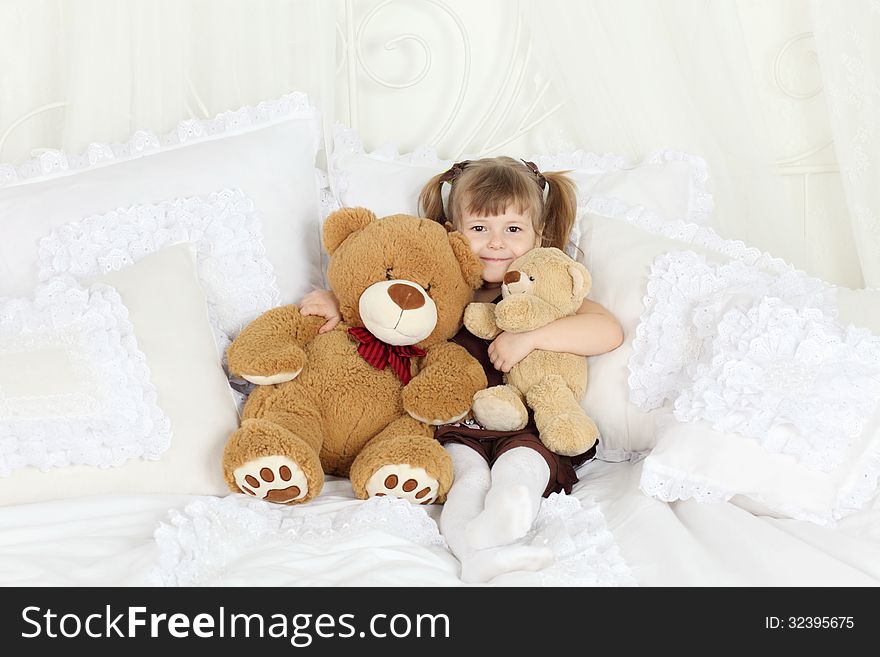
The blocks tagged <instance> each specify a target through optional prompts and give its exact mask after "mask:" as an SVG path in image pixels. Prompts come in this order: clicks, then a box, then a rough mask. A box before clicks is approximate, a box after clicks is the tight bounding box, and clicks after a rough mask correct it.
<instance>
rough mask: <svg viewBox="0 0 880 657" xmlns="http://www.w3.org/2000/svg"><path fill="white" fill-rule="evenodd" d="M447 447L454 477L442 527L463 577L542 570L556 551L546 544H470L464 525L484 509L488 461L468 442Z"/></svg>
mask: <svg viewBox="0 0 880 657" xmlns="http://www.w3.org/2000/svg"><path fill="white" fill-rule="evenodd" d="M446 450H447V452H449V456H450V457H451V458H452V468H453V472H454V473H455V478H454V479H453V482H452V488H450V489H449V493H448V494H447V496H446V503H445V504H444V505H443V511H442V512H441V513H440V530H441V532H442V533H443V536H444V537H445V538H446V542H447V543H448V544H449V548H450V549H451V550H452V553H453V554H454V555H455V556H456V557H458V560H459V561H460V562H461V579H462V580H464V581H465V582H488V581H489V580H490V579H492V578H493V577H496V576H497V575H501V574H503V573H509V572H515V571H521V570H540V569H541V568H544V567H545V566H548V565H549V564H550V563H552V561H553V552H552V551H551V550H549V549H548V548H544V547H532V546H526V545H515V546H505V547H501V548H494V549H490V550H475V549H473V548H472V547H471V546H470V545H469V544H468V541H467V538H466V536H465V528H466V527H467V525H468V523H470V522H471V521H472V520H473V519H474V518H475V517H476V516H478V515H479V514H480V513H481V512H482V510H483V501H484V499H485V497H486V491H488V490H489V484H490V475H489V464H488V463H486V461H485V459H483V457H482V456H480V454H478V453H477V452H476V451H474V450H472V449H471V448H470V447H468V446H467V445H458V444H455V443H452V444H449V445H447V446H446ZM511 451H512V450H511ZM542 490H543V489H542Z"/></svg>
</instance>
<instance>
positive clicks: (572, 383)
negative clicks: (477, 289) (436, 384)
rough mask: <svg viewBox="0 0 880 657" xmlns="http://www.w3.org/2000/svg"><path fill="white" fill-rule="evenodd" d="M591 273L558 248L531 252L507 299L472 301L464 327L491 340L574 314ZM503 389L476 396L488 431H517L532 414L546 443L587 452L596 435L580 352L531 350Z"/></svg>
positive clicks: (514, 273) (520, 263)
mask: <svg viewBox="0 0 880 657" xmlns="http://www.w3.org/2000/svg"><path fill="white" fill-rule="evenodd" d="M591 285H592V279H591V277H590V273H589V272H588V271H587V268H586V267H584V266H583V265H582V264H580V263H579V262H576V261H575V260H573V259H572V258H570V257H569V256H567V255H566V254H565V253H563V252H562V251H560V250H559V249H555V248H537V249H532V250H531V251H529V252H528V253H526V254H525V255H523V256H521V257H519V258H517V259H516V260H515V261H514V262H513V263H512V264H511V266H510V269H508V270H507V273H506V274H505V275H504V282H503V284H502V286H501V292H502V295H503V297H504V298H503V300H502V301H500V302H498V304H497V305H496V304H492V303H471V304H470V305H469V306H468V307H467V309H466V310H465V314H464V324H465V326H466V327H467V329H468V330H469V331H470V332H471V333H473V334H474V335H476V336H478V337H481V338H484V339H487V340H491V339H494V338H495V337H496V336H497V335H498V334H499V333H501V332H502V331H510V332H513V333H522V332H524V331H531V330H534V329H537V328H540V327H542V326H545V325H546V324H549V323H550V322H552V321H554V320H556V319H559V318H560V317H565V316H567V315H573V314H574V313H575V312H576V311H577V309H578V308H579V307H580V306H581V303H582V302H583V300H584V297H586V295H587V293H588V292H589V291H590V287H591ZM505 382H506V385H500V386H494V387H492V388H486V389H484V390H481V391H479V392H477V393H476V394H475V395H474V402H473V414H474V417H475V418H476V420H477V421H478V422H479V423H480V424H481V425H482V426H483V427H484V428H486V429H492V430H495V431H516V430H519V429H522V428H523V427H525V426H526V423H527V421H528V411H527V409H526V406H525V404H524V401H525V402H526V403H527V404H528V406H529V408H531V409H532V411H533V412H534V414H535V425H536V426H537V427H538V431H539V435H540V438H541V441H542V442H543V443H544V444H545V445H546V446H547V448H548V449H550V450H551V451H553V452H556V453H557V454H562V455H564V456H574V455H576V454H582V453H583V452H586V451H587V450H588V449H590V448H591V447H592V446H593V445H594V444H595V443H596V440H597V438H598V436H599V430H598V429H597V427H596V424H595V422H593V420H592V419H590V417H589V416H587V414H586V413H585V412H584V411H583V409H582V408H581V406H580V403H579V400H580V399H581V397H583V395H584V391H585V390H586V387H587V360H586V358H584V357H583V356H577V355H575V354H568V353H557V352H553V351H542V350H538V349H536V350H534V351H532V352H531V353H530V354H529V355H528V356H526V357H525V358H524V359H523V360H522V361H520V362H519V363H517V364H516V365H514V366H513V368H511V370H510V372H508V373H507V374H506V375H505Z"/></svg>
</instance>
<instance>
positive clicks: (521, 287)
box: [501, 270, 532, 294]
mask: <svg viewBox="0 0 880 657" xmlns="http://www.w3.org/2000/svg"><path fill="white" fill-rule="evenodd" d="M531 288H532V280H531V278H529V277H528V276H526V275H525V274H523V273H522V272H520V271H517V270H512V271H508V272H507V273H506V274H504V281H503V284H502V290H501V291H502V292H506V293H507V294H525V293H526V292H528V291H529V290H530V289H531Z"/></svg>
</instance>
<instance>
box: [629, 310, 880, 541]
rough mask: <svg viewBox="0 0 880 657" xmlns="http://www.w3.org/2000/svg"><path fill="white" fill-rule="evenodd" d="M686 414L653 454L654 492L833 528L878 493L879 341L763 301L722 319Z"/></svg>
mask: <svg viewBox="0 0 880 657" xmlns="http://www.w3.org/2000/svg"><path fill="white" fill-rule="evenodd" d="M874 296H878V295H876V293H874ZM873 301H874V304H878V303H880V298H876V299H874V300H873ZM875 308H876V306H875ZM844 321H846V319H845V320H844ZM675 415H676V418H677V419H678V420H683V421H673V420H671V419H667V420H664V421H663V422H662V423H661V426H660V432H659V437H658V442H657V445H656V447H655V448H654V450H653V451H652V452H651V454H650V455H649V456H648V458H647V459H646V461H645V464H644V469H643V471H642V481H641V487H642V490H643V491H644V492H645V493H646V494H648V495H651V496H654V497H657V498H659V499H663V500H666V501H673V500H678V499H696V500H698V501H701V502H707V501H717V502H720V501H725V500H731V501H732V502H734V503H737V504H739V505H741V506H744V507H745V508H747V509H749V510H751V511H753V512H755V513H760V514H769V515H774V516H776V517H788V518H796V519H800V520H808V521H811V522H815V523H818V524H833V523H834V522H835V521H837V520H838V519H840V518H843V517H845V516H847V515H849V514H851V513H853V512H855V511H857V510H859V509H861V508H862V507H864V505H865V504H866V503H867V502H868V501H869V500H870V499H871V498H872V497H874V496H875V495H876V492H877V484H878V478H880V337H878V336H877V335H872V334H871V333H870V332H869V331H867V330H866V329H863V328H856V327H854V326H852V325H849V326H847V327H845V328H844V326H843V324H840V323H837V322H836V321H834V320H833V319H831V318H830V317H829V316H828V315H826V314H825V313H823V312H822V311H820V310H817V309H815V308H807V307H795V306H792V305H790V304H787V303H785V302H784V301H783V300H781V299H779V298H773V297H765V298H762V299H760V300H758V301H756V302H755V303H754V304H753V305H752V306H751V307H749V308H747V309H745V310H741V309H734V310H732V311H729V312H728V313H726V314H725V315H724V316H723V318H722V319H721V320H720V321H719V323H718V334H717V336H716V338H715V339H714V340H713V343H712V351H711V359H710V360H709V361H708V364H706V365H703V366H701V367H700V368H698V369H697V373H696V376H695V379H694V382H693V384H692V385H690V386H687V387H685V388H684V390H683V391H682V393H681V395H680V396H679V397H678V398H677V399H676V402H675Z"/></svg>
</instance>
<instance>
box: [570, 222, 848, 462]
mask: <svg viewBox="0 0 880 657" xmlns="http://www.w3.org/2000/svg"><path fill="white" fill-rule="evenodd" d="M633 217H635V218H642V219H644V217H645V215H644V214H643V213H641V211H639V212H636V213H634V214H633ZM622 218H623V217H616V218H613V219H612V218H607V217H602V216H598V215H595V214H592V213H587V214H585V215H584V216H583V217H582V219H583V221H584V222H585V224H586V225H589V226H590V231H591V236H590V238H589V240H585V241H584V242H582V243H581V248H582V249H583V251H584V252H585V254H586V258H585V263H586V264H587V266H588V268H589V269H590V272H591V274H592V278H593V287H592V290H591V291H590V295H589V297H590V298H591V299H593V300H594V301H597V302H598V303H600V304H602V305H603V306H605V307H606V308H607V309H608V310H610V311H611V312H612V313H613V314H614V315H615V317H616V318H617V319H618V321H619V322H620V323H621V326H622V327H623V331H624V342H623V344H622V345H621V346H620V347H618V348H617V349H615V350H614V351H612V352H610V353H608V354H603V355H601V356H595V357H592V358H590V359H589V363H590V377H589V381H588V384H587V391H586V393H585V395H584V399H583V401H582V406H583V407H584V409H585V410H586V411H587V413H589V414H590V416H591V417H592V418H593V419H594V420H595V421H596V424H597V426H598V427H599V430H600V432H601V441H600V447H599V455H600V456H601V457H602V458H605V459H607V460H615V461H616V460H626V459H629V458H631V457H632V456H633V455H634V454H638V453H647V452H648V451H650V450H651V449H652V448H653V447H654V445H655V443H656V440H657V438H656V422H657V419H658V418H659V417H662V416H667V415H671V413H672V406H671V400H672V399H674V398H675V397H676V396H677V395H678V392H679V388H680V386H681V385H683V382H684V381H686V376H685V375H687V374H688V372H689V369H688V368H689V367H690V366H691V365H692V364H693V362H694V361H695V357H696V356H697V355H698V354H699V353H700V350H701V349H703V348H704V343H705V341H706V340H707V339H711V337H712V335H714V333H712V324H711V318H713V317H716V316H717V314H718V313H719V312H720V311H721V310H723V308H725V307H729V306H731V305H734V304H736V303H738V301H739V299H740V298H741V297H742V296H743V294H744V293H745V292H748V291H753V290H754V289H755V286H756V285H758V283H760V284H761V285H763V286H765V287H767V288H770V289H773V290H776V291H777V292H778V293H780V294H783V293H785V294H788V295H789V296H790V298H792V299H800V298H803V299H812V301H813V302H814V303H815V305H816V306H817V307H822V308H825V309H828V308H829V307H830V305H831V304H832V303H833V299H834V290H833V289H831V287H830V286H828V285H827V284H825V283H824V282H822V281H818V280H816V279H810V278H808V277H806V275H805V274H803V273H801V272H797V271H796V270H794V269H793V268H791V267H790V266H788V265H787V264H786V263H784V262H783V261H781V260H778V259H775V258H772V257H770V256H769V255H767V254H765V253H762V252H761V251H758V250H757V249H750V248H748V247H746V246H745V245H743V244H742V243H741V242H733V241H730V240H724V239H722V238H720V237H719V236H718V235H717V234H716V233H715V232H714V231H712V230H711V229H709V228H705V227H700V226H696V225H694V224H686V223H684V222H665V223H663V224H659V225H660V226H661V229H662V230H664V231H665V236H664V235H659V234H657V233H656V232H650V231H648V230H645V229H644V228H643V227H642V226H641V225H639V223H638V222H637V221H635V220H632V221H629V220H621V219H622ZM652 228H655V229H656V227H655V226H652ZM588 242H589V243H588ZM682 248H688V249H689V250H691V251H692V252H693V253H691V254H690V255H687V256H675V257H676V258H679V259H681V258H685V260H686V262H683V263H682V265H681V268H680V270H681V271H679V270H674V271H672V272H669V275H668V278H666V279H660V278H658V280H657V281H655V282H654V283H653V284H652V283H650V279H651V271H652V267H653V266H654V263H655V261H656V260H657V259H658V258H659V257H661V256H666V254H669V253H673V252H680V251H681V250H682ZM667 257H672V256H667ZM689 259H694V260H699V261H700V262H702V263H704V265H705V267H707V268H710V270H711V271H706V272H703V275H702V276H701V275H692V273H688V274H687V275H685V273H684V272H689V271H690V270H689V269H688V267H690V266H691V265H692V263H691V261H690V260H689ZM676 262H678V260H676ZM716 267H717V268H720V269H718V270H717V271H716V269H715V268H716ZM677 276H678V277H679V278H682V279H687V281H686V282H683V281H681V280H679V278H676V277H677ZM676 286H677V289H676V290H675V291H674V293H670V292H668V291H667V288H669V287H676ZM798 295H800V296H798ZM704 298H705V301H703V299H704ZM745 298H751V296H749V294H745ZM658 300H662V301H663V304H665V305H667V306H668V305H670V304H678V307H679V308H684V309H690V310H691V311H692V317H693V321H691V322H690V324H684V325H683V324H680V323H679V324H670V323H668V322H666V323H664V320H663V317H662V316H661V315H659V314H658V315H656V316H654V317H653V318H652V317H651V313H650V310H651V309H653V308H654V306H656V305H658ZM710 302H711V303H710ZM716 302H717V303H716ZM725 304H726V305H725ZM659 344H663V345H666V346H669V348H670V349H669V351H668V352H664V353H663V354H659V355H658V354H657V353H656V352H657V350H656V349H653V350H652V347H656V346H657V345H659ZM666 358H668V362H667V361H666V360H664V359H666ZM639 365H641V367H639ZM631 367H634V368H635V369H636V370H637V371H636V372H633V371H631ZM631 384H632V385H633V388H634V391H633V392H632V393H631V391H630V385H631Z"/></svg>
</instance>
